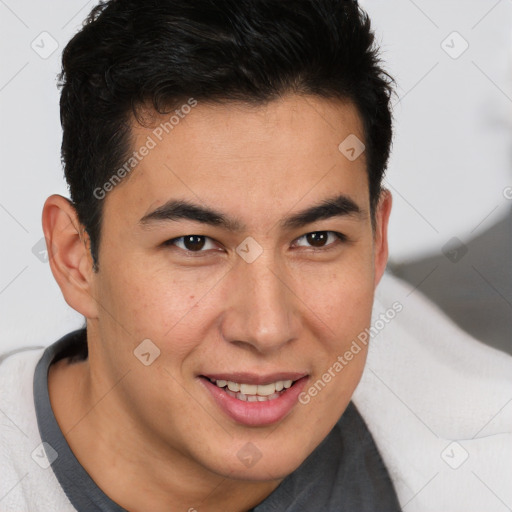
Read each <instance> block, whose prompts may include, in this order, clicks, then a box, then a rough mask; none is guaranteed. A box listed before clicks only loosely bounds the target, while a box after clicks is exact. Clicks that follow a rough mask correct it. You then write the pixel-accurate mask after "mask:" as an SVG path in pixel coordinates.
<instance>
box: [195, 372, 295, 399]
mask: <svg viewBox="0 0 512 512" xmlns="http://www.w3.org/2000/svg"><path fill="white" fill-rule="evenodd" d="M204 378H206V379H208V380H209V381H210V382H211V383H212V384H215V385H216V386H217V387H218V388H220V389H222V390H223V391H224V392H225V393H226V394H228V395H229V396H231V397H233V398H236V399H237V400H241V401H242V402H267V401H270V400H275V399H276V398H279V397H280V396H281V395H282V394H283V393H284V392H285V391H286V390H287V389H289V388H291V387H292V386H293V384H294V383H295V382H296V381H293V380H290V379H288V380H278V381H275V382H271V383H269V384H244V383H239V382H233V381H231V380H221V379H212V378H209V377H204Z"/></svg>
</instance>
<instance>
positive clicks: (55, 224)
mask: <svg viewBox="0 0 512 512" xmlns="http://www.w3.org/2000/svg"><path fill="white" fill-rule="evenodd" d="M42 221H43V231H44V236H45V239H46V245H47V249H48V260H49V263H50V268H51V270H52V274H53V276H54V277H55V280H56V281H57V283H58V285H59V287H60V289H61V291H62V295H63V296H64V299H65V300H66V302H67V303H68V304H69V305H70V306H71V307H72V308H73V309H74V310H76V311H78V312H79V313H81V314H82V315H84V316H85V317H87V318H95V317H96V316H97V308H96V301H95V300H94V298H93V293H92V292H93V290H92V281H93V277H94V271H93V262H92V257H91V254H90V251H89V250H88V243H87V242H88V237H87V234H86V233H85V230H83V227H82V226H81V224H80V222H79V221H78V217H77V214H76V210H75V208H74V207H73V205H72V204H71V202H70V201H69V200H68V199H66V198H65V197H62V196H60V195H56V194H55V195H52V196H50V197H49V198H48V199H47V200H46V202H45V204H44V207H43V218H42Z"/></svg>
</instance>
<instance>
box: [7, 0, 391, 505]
mask: <svg viewBox="0 0 512 512" xmlns="http://www.w3.org/2000/svg"><path fill="white" fill-rule="evenodd" d="M61 80H62V96H61V120H62V126H63V143H62V155H63V161H64V166H65V174H66V179H67V181H68V184H69V187H70V193H71V200H68V199H66V198H64V197H61V196H56V195H55V196H51V197H50V198H48V200H47V201H46V204H45V207H44V211H43V227H44V232H45V237H46V239H47V244H48V250H49V257H50V265H51V269H52V272H53V275H54V277H55V279H56V280H57V282H58V284H59V286H60V288H61V290H62V293H63V296H64V298H65V299H66V301H67V303H68V304H69V305H70V306H71V307H72V308H74V309H75V310H77V311H78V312H80V313H81V314H82V315H83V316H84V317H85V319H86V328H84V329H83V330H80V331H76V332H74V333H70V334H69V335H68V336H65V337H64V338H63V339H61V340H59V341H58V342H56V343H53V344H52V345H51V346H50V347H48V348H47V349H46V350H45V351H44V352H42V351H33V352H27V353H21V354H16V355H13V356H11V357H9V358H6V360H5V361H4V362H3V363H2V366H3V372H0V375H2V374H3V377H2V378H3V380H2V382H3V383H6V385H5V388H4V389H7V388H12V387H16V383H19V384H17V386H18V387H19V389H18V390H17V391H16V390H15V391H12V392H11V393H10V394H6V395H3V396H2V399H3V400H4V401H5V403H6V409H7V417H8V418H9V419H10V421H11V423H12V424H15V425H17V426H18V430H19V431H16V429H15V428H13V427H12V425H11V424H8V425H7V427H5V428H4V427H2V428H3V432H2V438H1V439H2V446H3V452H4V455H3V459H2V460H6V461H7V464H6V469H5V479H4V482H5V483H3V484H1V485H2V487H0V490H1V491H2V495H1V496H0V499H2V501H0V504H1V505H2V507H3V508H2V510H4V509H5V510H16V511H20V510H30V511H33V510H59V511H67V510H79V511H92V510H98V511H121V510H129V511H132V512H138V511H148V510H151V511H154V512H159V511H164V510H165V511H171V510H172V511H179V510H183V511H187V510H188V511H189V512H191V511H194V510H197V511H201V510H205V511H233V512H235V511H249V510H254V511H255V512H263V511H271V510H279V511H281V510H287V511H301V510H322V511H335V510H336V511H338V510H357V511H370V510H379V511H398V510H400V505H399V504H398V497H397V493H396V491H395V487H396V486H397V485H401V480H400V476H397V475H398V474H399V472H398V471H397V470H396V468H393V471H392V475H393V476H392V477H390V474H389V473H388V470H389V468H388V467H386V466H387V464H386V462H385V461H384V460H383V458H382V457H381V454H380V450H379V448H381V447H383V448H385V446H384V443H382V442H381V443H380V446H379V447H378V446H377V444H376V442H375V441H374V438H373V436H372V434H371V433H370V430H369V429H368V427H367V426H366V424H365V421H364V419H363V416H361V414H360V413H359V411H358V408H356V406H355V405H354V403H352V402H351V397H352V395H353V393H354V391H355V389H356V386H357V385H358V383H359V381H360V379H361V375H362V373H363V369H364V367H365V361H366V355H367V351H368V336H367V335H366V337H365V333H367V332H368V330H369V328H370V326H371V320H372V306H373V302H374V292H375V288H376V286H377V284H378V283H379V281H380V279H381V277H382V275H383V272H384V269H385V266H386V261H387V254H388V248H387V224H388V219H389V214H390V210H391V196H390V194H389V192H388V191H386V190H385V189H383V188H382V187H381V181H382V177H383V173H384V171H385V168H386V164H387V159H388V155H389V146H390V142H391V115H390V94H391V79H390V78H389V77H388V76H387V75H386V73H385V72H384V71H383V70H382V68H381V66H380V62H379V58H378V54H377V52H376V49H375V47H374V38H373V34H372V31H371V28H370V23H369V20H368V18H367V17H366V15H365V14H364V13H363V12H362V11H361V10H360V9H359V7H358V6H357V4H356V3H355V2H351V1H342V0H294V1H284V0H236V1H234V0H199V1H196V2H183V1H178V0H167V1H161V0H160V1H158V2H157V1H145V2H142V1H140V0H139V1H137V0H123V1H115V0H112V1H110V2H106V3H104V4H101V5H100V6H98V7H97V8H95V9H93V11H92V13H91V15H90V16H89V18H88V20H87V23H86V24H85V26H84V28H83V29H82V30H81V31H80V32H79V33H78V34H77V35H76V36H75V37H74V38H73V39H72V40H71V42H70V43H69V44H68V46H67V47H66V49H65V50H64V53H63V72H62V75H61ZM393 309H394V311H395V313H396V312H399V311H400V309H401V308H400V305H399V304H397V305H396V307H395V305H394V306H393ZM350 354H351V355H350ZM1 369H2V368H1V367H0V370H1ZM9 383H10V386H9ZM32 383H33V399H34V404H31V403H30V400H27V397H29V398H32V397H31V395H30V392H29V391H27V390H29V389H30V386H31V385H32ZM363 392H364V390H363ZM14 401H16V403H17V404H18V405H17V406H16V407H14V406H13V405H12V403H13V402H14ZM368 403H369V402H368V401H365V402H364V403H362V406H363V407H364V404H368ZM20 410H21V412H19V411H20ZM16 411H18V412H16ZM370 415H371V414H370V413H368V414H367V416H368V417H369V416H370ZM13 418H14V419H13ZM34 424H35V425H34ZM34 428H35V429H36V430H37V432H38V436H39V438H37V436H34V435H33V434H32V433H29V434H28V435H27V434H25V438H24V437H23V436H20V431H21V432H26V431H29V432H32V431H33V430H34ZM31 429H32V430H31ZM14 439H15V441H13V440H14ZM36 441H37V442H36ZM29 459H32V460H30V462H31V463H32V466H34V462H35V463H37V464H38V465H39V467H40V469H39V468H37V469H38V471H36V470H35V469H33V467H31V469H30V470H27V471H25V469H22V468H24V467H25V464H26V461H28V460H29ZM21 460H23V462H20V461H21ZM388 460H392V457H388ZM3 471H4V470H3Z"/></svg>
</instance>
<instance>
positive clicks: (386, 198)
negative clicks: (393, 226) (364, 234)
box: [374, 189, 393, 287]
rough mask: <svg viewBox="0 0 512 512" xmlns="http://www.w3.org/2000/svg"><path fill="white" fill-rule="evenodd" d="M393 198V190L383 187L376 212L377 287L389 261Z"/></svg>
mask: <svg viewBox="0 0 512 512" xmlns="http://www.w3.org/2000/svg"><path fill="white" fill-rule="evenodd" d="M392 203H393V198H392V196H391V192H390V191H389V190H387V189H382V191H381V193H380V199H379V203H378V205H377V211H376V212H375V233H374V269H375V287H376V286H377V285H378V284H379V282H380V280H381V278H382V275H383V274H384V270H386V265H387V262H388V253H389V252H388V223H389V216H390V214H391V205H392Z"/></svg>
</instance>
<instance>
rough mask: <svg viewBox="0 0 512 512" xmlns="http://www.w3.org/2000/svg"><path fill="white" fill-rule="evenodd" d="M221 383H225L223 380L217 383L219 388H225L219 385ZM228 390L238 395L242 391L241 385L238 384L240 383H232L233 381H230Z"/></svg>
mask: <svg viewBox="0 0 512 512" xmlns="http://www.w3.org/2000/svg"><path fill="white" fill-rule="evenodd" d="M219 382H225V381H223V380H218V381H217V386H219V387H220V388H223V387H224V386H225V384H224V386H221V385H219ZM228 388H229V389H230V390H231V391H234V392H235V393H238V392H239V391H240V384H238V382H232V381H230V380H228Z"/></svg>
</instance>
